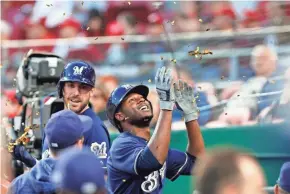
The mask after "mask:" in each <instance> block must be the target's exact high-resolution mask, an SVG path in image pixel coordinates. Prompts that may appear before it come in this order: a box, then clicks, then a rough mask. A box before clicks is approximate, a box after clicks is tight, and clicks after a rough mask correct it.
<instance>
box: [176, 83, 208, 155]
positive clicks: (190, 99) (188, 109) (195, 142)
mask: <svg viewBox="0 0 290 194" xmlns="http://www.w3.org/2000/svg"><path fill="white" fill-rule="evenodd" d="M174 93H175V100H176V105H177V108H178V109H179V110H181V111H183V114H184V119H185V124H186V129H187V135H188V145H187V153H189V154H190V155H192V156H196V157H198V156H199V155H200V154H202V153H203V152H204V151H205V148H204V141H203V137H202V134H201V131H200V127H199V124H198V122H197V119H198V108H197V105H196V100H195V97H194V92H193V88H192V87H190V86H188V84H187V83H185V82H184V81H181V80H179V82H178V84H177V85H175V87H174Z"/></svg>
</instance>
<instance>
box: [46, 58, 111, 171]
mask: <svg viewBox="0 0 290 194" xmlns="http://www.w3.org/2000/svg"><path fill="white" fill-rule="evenodd" d="M95 79H96V75H95V71H94V69H93V68H92V67H91V66H90V65H89V64H87V63H85V62H82V61H75V62H71V63H69V64H67V65H66V66H65V68H64V70H63V72H62V74H61V77H60V80H59V83H58V85H57V89H58V95H59V97H60V98H63V101H64V105H65V109H69V110H72V111H73V112H75V113H77V114H79V115H86V116H89V117H90V118H91V119H92V120H93V126H92V128H91V129H90V130H89V131H87V132H86V133H85V134H84V145H85V146H88V147H90V149H91V151H92V152H93V153H95V154H96V155H97V156H98V157H99V158H100V159H101V162H102V163H103V165H104V167H105V166H106V161H107V156H108V151H109V149H110V136H109V133H108V131H107V128H106V127H105V125H104V124H103V122H102V121H101V119H100V118H99V117H98V116H97V115H96V114H95V112H94V111H93V110H92V109H91V108H90V107H89V105H88V104H89V99H90V93H91V92H92V89H93V88H94V86H95ZM43 151H44V152H43V154H42V155H43V158H46V157H48V153H49V152H48V145H47V143H46V141H44V144H43Z"/></svg>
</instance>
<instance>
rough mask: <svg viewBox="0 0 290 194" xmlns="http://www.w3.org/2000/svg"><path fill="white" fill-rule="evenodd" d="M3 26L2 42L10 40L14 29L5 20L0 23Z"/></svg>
mask: <svg viewBox="0 0 290 194" xmlns="http://www.w3.org/2000/svg"><path fill="white" fill-rule="evenodd" d="M0 22H1V23H0V26H1V40H9V39H10V35H11V32H12V28H11V26H10V24H9V23H7V22H6V21H5V20H1V21H0Z"/></svg>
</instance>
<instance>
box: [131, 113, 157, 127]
mask: <svg viewBox="0 0 290 194" xmlns="http://www.w3.org/2000/svg"><path fill="white" fill-rule="evenodd" d="M152 118H153V115H151V116H146V117H143V118H140V119H132V120H131V119H129V123H130V124H131V125H134V126H136V127H139V128H145V127H149V125H150V122H151V120H152Z"/></svg>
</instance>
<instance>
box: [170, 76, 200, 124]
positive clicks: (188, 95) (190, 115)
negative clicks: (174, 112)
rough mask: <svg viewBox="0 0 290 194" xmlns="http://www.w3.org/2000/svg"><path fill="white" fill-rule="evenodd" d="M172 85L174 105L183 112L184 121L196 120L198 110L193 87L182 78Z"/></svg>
mask: <svg viewBox="0 0 290 194" xmlns="http://www.w3.org/2000/svg"><path fill="white" fill-rule="evenodd" d="M173 85H174V95H175V102H176V107H177V108H178V109H179V110H181V111H182V112H183V115H184V119H185V122H189V121H193V120H197V119H198V114H199V110H198V108H197V105H196V102H195V97H194V93H193V88H192V87H190V86H189V85H188V84H187V83H186V82H184V81H182V80H179V81H178V83H174V84H173Z"/></svg>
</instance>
